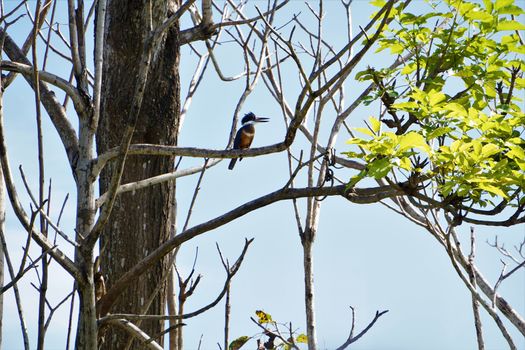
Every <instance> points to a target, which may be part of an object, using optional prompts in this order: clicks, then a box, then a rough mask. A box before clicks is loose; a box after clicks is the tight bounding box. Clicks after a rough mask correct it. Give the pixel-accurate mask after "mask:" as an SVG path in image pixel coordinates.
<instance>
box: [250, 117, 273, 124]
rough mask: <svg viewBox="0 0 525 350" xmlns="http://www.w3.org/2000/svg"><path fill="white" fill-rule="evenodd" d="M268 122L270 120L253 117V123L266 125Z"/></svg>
mask: <svg viewBox="0 0 525 350" xmlns="http://www.w3.org/2000/svg"><path fill="white" fill-rule="evenodd" d="M269 120H270V118H266V117H255V119H254V122H256V123H266V122H268V121H269Z"/></svg>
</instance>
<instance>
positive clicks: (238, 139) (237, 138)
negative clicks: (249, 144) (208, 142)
mask: <svg viewBox="0 0 525 350" xmlns="http://www.w3.org/2000/svg"><path fill="white" fill-rule="evenodd" d="M241 132H242V131H241V129H239V130H237V134H236V135H235V140H233V149H239V146H240V145H241Z"/></svg>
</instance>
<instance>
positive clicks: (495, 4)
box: [345, 0, 525, 207]
mask: <svg viewBox="0 0 525 350" xmlns="http://www.w3.org/2000/svg"><path fill="white" fill-rule="evenodd" d="M428 5H429V11H428V12H426V13H423V14H418V13H410V12H408V11H400V12H397V13H396V15H395V18H394V21H393V22H392V23H391V24H390V25H389V27H388V29H387V30H385V32H384V33H383V34H382V36H381V38H380V39H379V41H378V42H377V51H378V52H380V51H387V52H390V53H391V54H393V55H398V56H402V57H403V64H402V65H400V66H397V67H395V68H391V69H390V68H380V69H376V68H367V69H366V70H364V71H362V72H360V73H358V75H357V76H356V78H357V79H359V80H361V81H370V82H371V83H373V84H374V85H375V86H376V89H375V91H374V92H373V93H372V94H371V95H370V96H368V97H367V98H366V99H365V103H371V102H373V101H374V100H381V101H382V103H383V104H384V105H385V107H386V110H387V112H388V113H386V114H385V115H384V116H382V117H380V118H376V117H370V118H369V119H368V122H367V126H368V127H367V128H356V130H357V131H359V133H360V135H359V136H358V137H355V138H352V139H351V140H349V141H348V143H349V144H351V145H352V146H351V150H350V151H348V152H346V153H345V154H346V155H347V156H348V157H350V158H355V159H360V160H362V161H364V162H365V163H366V169H365V170H363V171H361V172H360V173H359V174H357V175H356V176H354V177H353V178H352V179H350V183H349V185H350V186H354V185H355V184H356V183H357V182H359V181H360V180H361V179H363V178H365V177H371V178H374V179H381V178H385V177H394V176H395V177H396V179H398V176H399V175H404V176H406V177H407V178H409V177H411V176H414V174H418V175H419V178H420V179H425V181H426V182H427V184H430V185H431V188H432V189H434V190H436V191H438V193H439V194H440V195H441V196H442V197H444V198H447V197H452V196H453V197H455V198H461V199H462V201H463V203H464V204H465V203H470V205H478V206H481V207H484V206H487V205H491V204H493V202H494V199H495V198H498V201H500V200H511V199H513V198H518V197H519V196H516V193H521V192H523V189H524V188H525V175H524V174H525V139H524V136H523V135H524V133H525V114H524V112H523V110H522V106H523V101H522V100H521V99H520V96H523V95H524V89H525V79H524V78H523V73H522V72H523V71H525V63H524V60H523V58H524V54H525V47H524V45H523V43H522V41H521V40H522V39H521V38H520V36H521V37H523V36H524V35H523V34H524V33H523V32H522V31H523V30H525V25H524V24H523V23H521V22H520V21H519V16H522V17H523V14H524V13H525V12H524V11H523V9H522V8H521V7H519V6H518V5H517V4H516V3H515V2H514V1H513V0H496V1H490V0H484V1H483V2H481V3H480V2H469V1H458V0H446V1H445V2H444V3H443V2H440V3H432V2H431V1H429V2H428ZM443 5H445V6H446V8H442V7H443ZM517 16H518V17H517ZM520 31H521V33H519V32H520ZM385 96H386V97H387V98H385Z"/></svg>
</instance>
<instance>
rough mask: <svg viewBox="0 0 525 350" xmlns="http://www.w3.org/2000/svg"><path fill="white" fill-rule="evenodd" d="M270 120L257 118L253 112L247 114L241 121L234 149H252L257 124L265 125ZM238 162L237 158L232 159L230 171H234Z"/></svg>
mask: <svg viewBox="0 0 525 350" xmlns="http://www.w3.org/2000/svg"><path fill="white" fill-rule="evenodd" d="M268 120H270V119H269V118H265V117H257V116H256V115H255V114H253V113H252V112H250V113H248V114H246V115H245V116H244V117H243V118H242V120H241V123H242V126H241V128H240V129H239V131H237V134H236V135H235V140H234V141H233V149H246V148H250V145H251V144H252V141H253V137H254V136H255V124H256V123H265V122H267V121H268ZM239 160H242V157H239ZM236 162H237V158H232V160H231V161H230V165H229V166H228V169H230V170H232V169H233V167H234V166H235V163H236Z"/></svg>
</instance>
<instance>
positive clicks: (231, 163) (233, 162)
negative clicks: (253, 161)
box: [228, 158, 237, 170]
mask: <svg viewBox="0 0 525 350" xmlns="http://www.w3.org/2000/svg"><path fill="white" fill-rule="evenodd" d="M235 163H237V158H232V160H230V165H228V169H230V170H232V169H233V167H234V166H235Z"/></svg>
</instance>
